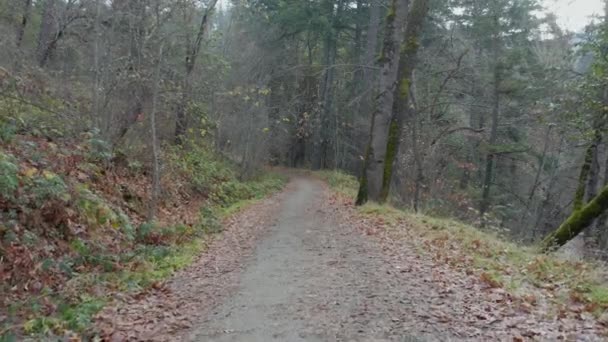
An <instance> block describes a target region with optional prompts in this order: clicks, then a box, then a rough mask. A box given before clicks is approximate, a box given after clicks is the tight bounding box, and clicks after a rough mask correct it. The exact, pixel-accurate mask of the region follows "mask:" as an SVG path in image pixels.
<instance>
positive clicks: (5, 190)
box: [0, 152, 19, 200]
mask: <svg viewBox="0 0 608 342" xmlns="http://www.w3.org/2000/svg"><path fill="white" fill-rule="evenodd" d="M18 173H19V167H18V166H17V165H15V158H14V157H13V156H12V155H9V154H4V153H2V152H0V195H1V196H2V197H4V198H6V199H8V200H13V199H14V197H15V191H17V188H18V187H19V175H18Z"/></svg>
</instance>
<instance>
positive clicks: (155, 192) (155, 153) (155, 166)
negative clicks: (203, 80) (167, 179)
mask: <svg viewBox="0 0 608 342" xmlns="http://www.w3.org/2000/svg"><path fill="white" fill-rule="evenodd" d="M162 61H163V44H162V43H161V45H160V47H159V50H158V62H157V65H156V71H155V73H154V84H153V91H152V93H153V95H152V111H151V112H150V132H151V140H152V141H151V143H152V198H151V200H150V212H149V216H148V220H149V221H153V220H154V219H155V218H156V208H157V205H158V198H159V197H160V167H159V158H160V156H159V155H160V152H159V147H158V137H157V133H156V110H157V107H158V105H157V104H158V88H159V83H160V70H161V66H162Z"/></svg>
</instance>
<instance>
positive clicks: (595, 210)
mask: <svg viewBox="0 0 608 342" xmlns="http://www.w3.org/2000/svg"><path fill="white" fill-rule="evenodd" d="M606 209H608V186H606V187H604V188H603V189H602V190H601V191H600V193H599V194H598V195H597V196H596V197H595V198H593V200H591V202H589V203H587V204H586V205H585V206H583V207H581V208H580V209H578V210H575V211H574V212H573V213H572V215H570V217H568V218H567V219H566V220H565V221H564V222H563V223H562V224H561V225H560V226H559V228H557V230H555V231H554V232H552V233H550V234H549V235H547V236H546V237H545V238H544V239H543V241H542V242H541V244H540V248H541V250H542V251H543V252H548V251H551V250H553V249H555V248H558V247H560V246H563V245H565V244H566V243H567V242H568V241H570V240H571V239H573V238H574V237H576V236H577V235H578V234H580V233H581V232H582V231H583V230H585V228H587V227H588V226H590V225H591V224H592V223H593V221H594V220H595V219H596V218H597V217H598V216H600V215H601V214H602V213H604V211H605V210H606Z"/></svg>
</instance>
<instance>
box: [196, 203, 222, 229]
mask: <svg viewBox="0 0 608 342" xmlns="http://www.w3.org/2000/svg"><path fill="white" fill-rule="evenodd" d="M199 227H200V228H201V230H202V231H203V232H204V233H205V234H217V233H221V232H222V229H223V227H222V223H221V222H220V220H219V218H218V216H217V213H216V212H215V211H214V210H213V209H212V208H210V207H203V208H201V210H200V212H199Z"/></svg>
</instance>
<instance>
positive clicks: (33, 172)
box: [23, 167, 38, 178]
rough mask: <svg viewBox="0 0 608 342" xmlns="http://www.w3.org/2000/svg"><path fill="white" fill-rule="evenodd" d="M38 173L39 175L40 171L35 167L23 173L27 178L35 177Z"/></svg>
mask: <svg viewBox="0 0 608 342" xmlns="http://www.w3.org/2000/svg"><path fill="white" fill-rule="evenodd" d="M36 173H38V169H37V168H35V167H30V168H27V169H26V170H25V171H23V175H24V176H25V177H27V178H32V177H34V175H35V174H36Z"/></svg>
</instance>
